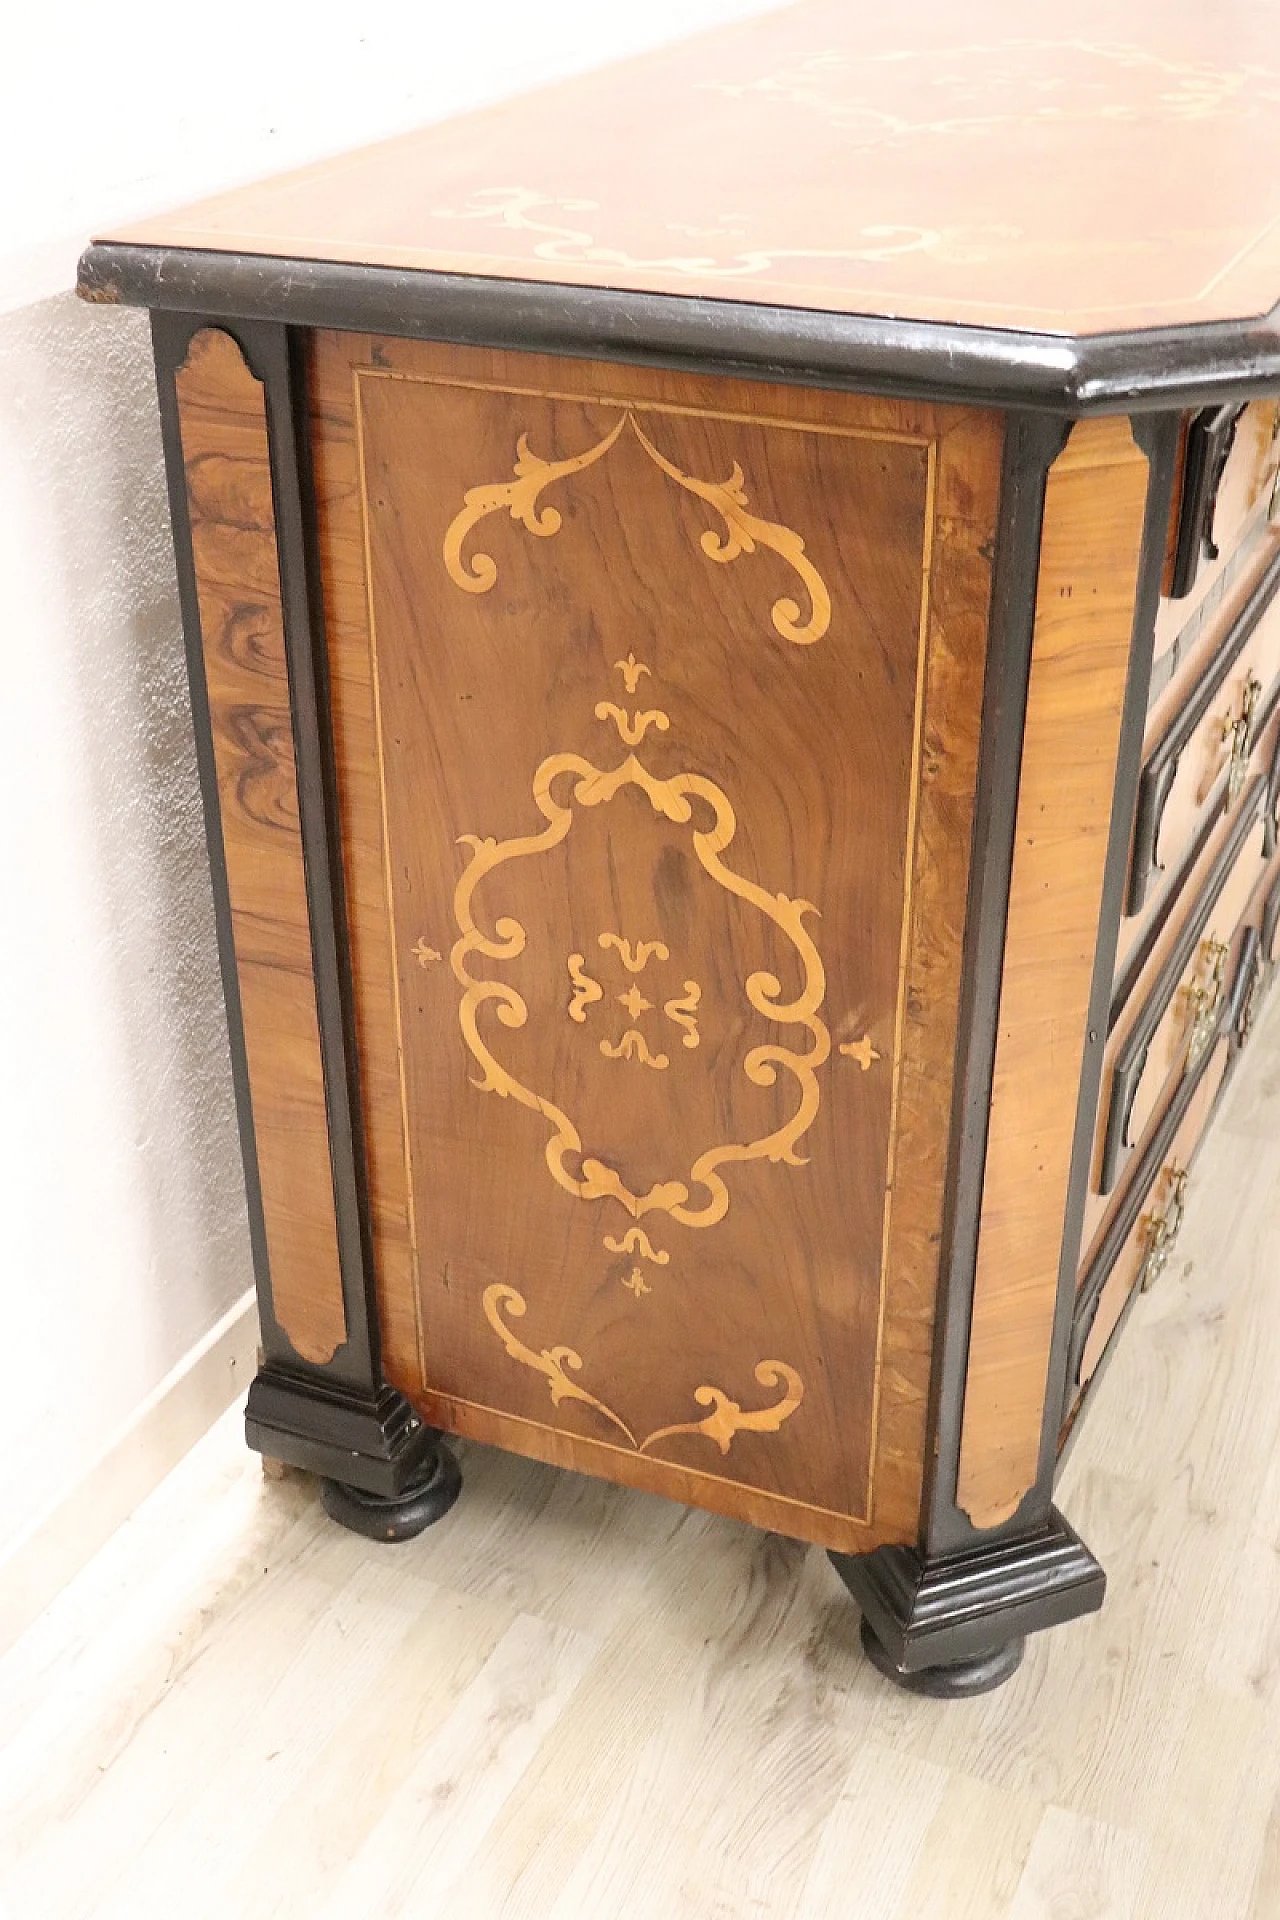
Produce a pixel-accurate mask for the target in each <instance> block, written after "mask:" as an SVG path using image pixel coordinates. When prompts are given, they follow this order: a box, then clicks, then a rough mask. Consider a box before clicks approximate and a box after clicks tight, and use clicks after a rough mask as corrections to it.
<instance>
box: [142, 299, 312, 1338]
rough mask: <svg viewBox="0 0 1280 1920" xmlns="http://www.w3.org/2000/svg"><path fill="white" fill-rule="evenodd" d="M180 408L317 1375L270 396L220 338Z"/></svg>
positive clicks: (225, 824)
mask: <svg viewBox="0 0 1280 1920" xmlns="http://www.w3.org/2000/svg"><path fill="white" fill-rule="evenodd" d="M177 393H178V409H179V414H180V417H181V422H182V449H183V458H184V463H185V466H186V474H187V497H188V502H189V506H190V516H191V545H192V554H193V558H194V562H195V571H196V579H197V584H198V593H199V605H200V629H201V636H202V641H203V648H204V665H205V678H206V682H207V685H208V693H209V713H210V720H211V725H212V730H213V747H214V756H215V760H216V763H217V769H218V800H219V807H220V811H221V820H222V840H223V848H224V851H225V854H226V864H227V885H228V890H229V893H230V897H231V920H232V929H233V933H234V940H235V954H236V974H237V978H238V980H239V987H240V1005H241V1013H242V1017H243V1022H244V1040H245V1053H246V1055H247V1058H248V1068H249V1089H250V1101H251V1105H252V1109H253V1129H254V1139H255V1143H256V1149H257V1172H258V1179H259V1182H260V1185H261V1191H262V1211H263V1218H264V1223H265V1227H266V1239H267V1256H268V1264H269V1268H270V1287H271V1300H272V1306H273V1309H274V1312H275V1315H276V1318H277V1320H278V1321H279V1323H280V1326H281V1328H282V1329H283V1331H284V1333H285V1334H286V1336H287V1338H288V1339H289V1341H290V1343H291V1345H292V1346H293V1347H294V1348H295V1349H296V1351H297V1352H298V1353H299V1354H300V1355H301V1356H302V1358H303V1359H305V1360H313V1361H318V1362H323V1361H326V1360H329V1359H331V1358H332V1357H333V1354H334V1351H335V1349H336V1348H337V1347H338V1346H339V1345H340V1343H341V1342H342V1340H343V1339H344V1338H345V1335H346V1318H345V1313H344V1308H343V1302H342V1281H341V1274H340V1270H339V1265H338V1238H337V1221H336V1216H335V1212H334V1198H333V1177H332V1172H331V1169H330V1163H329V1147H328V1130H327V1116H326V1109H325V1097H324V1074H323V1069H322V1065H321V1058H320V1032H319V1025H318V1022H317V1016H316V998H315V987H314V984H313V981H312V971H311V968H312V954H311V930H310V923H309V921H308V917H307V893H306V879H305V875H304V872H303V865H302V839H301V834H300V831H299V826H298V788H297V778H296V772H295V768H294V757H293V729H292V722H291V719H290V709H289V677H288V668H287V665H286V661H285V647H284V624H283V618H282V613H281V602H280V577H279V570H278V564H277V554H276V536H275V519H274V513H273V508H272V499H271V468H270V455H269V449H268V444H267V421H266V410H265V404H264V398H263V390H262V386H261V384H260V382H259V381H258V380H257V379H256V378H255V377H254V375H253V374H252V373H251V372H250V370H249V368H248V367H247V365H246V364H245V361H244V358H243V356H242V355H241V352H240V349H239V347H238V346H237V345H236V344H235V342H234V341H233V340H232V339H231V338H230V336H229V335H227V334H225V333H221V332H218V331H217V330H215V329H211V328H210V329H206V330H205V331H204V332H201V333H198V334H196V336H195V338H194V339H193V341H192V343H191V351H190V353H189V355H188V357H187V361H186V364H185V366H183V367H182V368H181V369H180V370H179V372H178V374H177Z"/></svg>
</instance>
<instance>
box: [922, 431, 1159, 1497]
mask: <svg viewBox="0 0 1280 1920" xmlns="http://www.w3.org/2000/svg"><path fill="white" fill-rule="evenodd" d="M1146 492H1147V462H1146V459H1145V456H1144V455H1143V454H1142V453H1141V452H1140V450H1139V449H1138V448H1137V447H1136V446H1135V444H1134V442H1133V439H1132V437H1131V434H1130V431H1129V426H1128V422H1127V421H1124V420H1096V421H1085V422H1082V423H1081V424H1080V425H1078V426H1077V427H1076V428H1075V429H1074V430H1073V432H1072V435H1071V438H1070V440H1069V441H1068V442H1067V445H1066V448H1065V449H1064V451H1063V452H1062V453H1061V454H1060V455H1059V457H1058V459H1057V460H1056V461H1055V463H1054V465H1053V467H1052V468H1051V470H1050V473H1049V479H1048V484H1047V488H1046V495H1045V508H1044V527H1043V537H1042V544H1041V555H1040V575H1039V584H1038V587H1037V593H1036V614H1035V631H1034V638H1033V643H1032V661H1031V680H1030V688H1029V693H1028V703H1027V719H1026V730H1025V735H1024V745H1023V759H1022V776H1021V783H1020V786H1019V793H1018V813H1017V830H1016V840H1015V846H1014V857H1013V873H1012V879H1011V884H1010V897H1009V915H1008V927H1007V934H1006V943H1005V959H1004V974H1003V983H1002V986H1001V995H1000V1017H999V1028H998V1035H997V1041H996V1059H995V1071H994V1076H993V1083H992V1098H991V1122H990V1130H989V1133H988V1141H987V1160H986V1178H985V1185H984V1190H983V1201H982V1215H981V1222H980V1228H979V1238H978V1264H977V1274H976V1279H975V1286H974V1305H973V1322H972V1333H971V1339H970V1347H969V1365H968V1373H967V1378H966V1385H965V1404H964V1421H963V1427H962V1432H961V1443H960V1471H959V1484H958V1492H957V1499H958V1502H959V1505H960V1506H961V1507H962V1508H963V1509H964V1511H965V1512H966V1513H967V1514H968V1515H969V1517H970V1518H971V1519H972V1520H973V1522H974V1524H975V1526H993V1525H995V1524H997V1523H998V1522H999V1521H1001V1520H1004V1519H1007V1518H1008V1516H1009V1515H1010V1514H1012V1513H1013V1512H1014V1511H1015V1509H1016V1508H1017V1506H1018V1504H1019V1502H1020V1501H1021V1500H1022V1498H1023V1497H1024V1495H1025V1494H1026V1493H1027V1491H1028V1490H1029V1488H1030V1487H1031V1486H1032V1485H1033V1483H1034V1481H1035V1476H1036V1464H1037V1458H1038V1454H1039V1446H1040V1425H1041V1419H1042V1415H1043V1408H1044V1394H1045V1382H1046V1379H1047V1374H1048V1364H1049V1343H1050V1338H1051V1335H1052V1329H1053V1315H1054V1304H1055V1300H1056V1295H1057V1282H1058V1262H1059V1258H1060V1254H1061V1248H1062V1237H1063V1221H1064V1210H1065V1207H1066V1191H1067V1177H1068V1172H1069V1169H1070V1162H1071V1146H1072V1136H1073V1131H1074V1127H1075V1119H1076V1107H1077V1102H1078V1098H1079V1088H1080V1071H1081V1062H1082V1059H1083V1054H1084V1045H1085V1036H1086V1027H1087V1019H1088V1005H1089V990H1090V983H1091V980H1092V975H1093V963H1094V951H1095V947H1096V944H1097V932H1098V914H1099V908H1100V903H1101V896H1102V877H1103V869H1104V866H1105V862H1106V852H1107V835H1108V831H1109V827H1110V821H1111V806H1112V796H1113V791H1114V785H1115V772H1116V753H1117V748H1118V743H1119V733H1120V714H1121V709H1122V706H1123V702H1124V691H1125V681H1126V677H1127V673H1128V665H1129V647H1130V638H1131V630H1132V624H1133V605H1134V595H1135V592H1136V586H1137V573H1138V559H1139V554H1140V551H1141V545H1142V527H1143V514H1144V509H1145V504H1146Z"/></svg>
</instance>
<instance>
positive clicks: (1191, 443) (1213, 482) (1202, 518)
mask: <svg viewBox="0 0 1280 1920" xmlns="http://www.w3.org/2000/svg"><path fill="white" fill-rule="evenodd" d="M1243 412H1244V404H1243V402H1242V401H1236V402H1235V403H1234V404H1231V405H1227V406H1224V407H1206V408H1204V410H1203V411H1202V412H1200V413H1199V414H1197V415H1196V418H1195V419H1194V420H1193V421H1192V422H1191V425H1190V427H1189V429H1188V431H1187V457H1186V463H1185V466H1184V468H1183V481H1182V508H1181V511H1180V513H1179V515H1178V539H1177V545H1176V547H1175V549H1174V557H1173V579H1172V581H1171V583H1170V586H1169V598H1170V599H1171V600H1185V599H1186V597H1187V595H1188V594H1189V593H1190V591H1191V589H1192V587H1193V586H1194V585H1195V583H1196V575H1197V574H1198V573H1199V571H1200V562H1201V560H1202V559H1207V560H1216V559H1217V558H1218V549H1217V547H1216V546H1215V545H1214V540H1213V520H1214V514H1215V512H1216V509H1217V505H1218V488H1219V487H1220V486H1221V484H1222V475H1223V470H1224V468H1225V467H1226V464H1227V461H1228V459H1229V458H1230V455H1231V448H1232V445H1233V444H1234V442H1235V437H1236V428H1237V427H1238V426H1239V424H1240V415H1241V414H1242V413H1243Z"/></svg>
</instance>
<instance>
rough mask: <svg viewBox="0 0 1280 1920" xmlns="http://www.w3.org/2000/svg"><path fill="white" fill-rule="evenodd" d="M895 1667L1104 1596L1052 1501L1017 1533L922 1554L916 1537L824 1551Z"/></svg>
mask: <svg viewBox="0 0 1280 1920" xmlns="http://www.w3.org/2000/svg"><path fill="white" fill-rule="evenodd" d="M830 1560H831V1564H832V1566H834V1568H835V1570H836V1572H837V1573H838V1574H839V1575H840V1578H841V1579H842V1580H843V1581H844V1584H845V1586H846V1587H847V1588H848V1589H849V1592H850V1593H851V1594H852V1595H853V1597H854V1599H855V1600H856V1601H857V1603H858V1606H859V1607H860V1608H861V1610H862V1613H863V1617H864V1618H865V1619H866V1620H867V1621H868V1622H869V1623H870V1625H871V1628H872V1631H873V1632H874V1634H875V1636H876V1639H877V1640H878V1641H879V1642H880V1644H881V1646H882V1647H883V1648H884V1650H885V1652H886V1653H887V1654H888V1656H889V1658H890V1659H891V1660H892V1662H893V1664H894V1665H895V1666H896V1667H897V1668H898V1669H899V1671H900V1672H902V1673H918V1672H920V1670H921V1669H922V1668H925V1667H937V1666H946V1665H948V1664H950V1663H951V1662H953V1661H957V1660H968V1659H972V1658H974V1657H975V1656H977V1655H980V1654H983V1653H986V1652H988V1651H990V1650H991V1649H993V1648H995V1647H999V1646H1001V1645H1003V1644H1004V1643H1005V1642H1007V1641H1009V1640H1011V1639H1017V1638H1021V1636H1022V1635H1024V1634H1028V1633H1038V1632H1040V1631H1041V1629H1042V1628H1045V1627H1056V1626H1060V1625H1061V1624H1062V1622H1063V1621H1065V1620H1074V1619H1076V1618H1077V1617H1078V1616H1079V1615H1080V1614H1084V1613H1093V1612H1096V1610H1097V1609H1098V1608H1099V1607H1100V1606H1101V1605H1102V1599H1103V1595H1104V1593H1105V1592H1106V1585H1107V1577H1106V1575H1105V1573H1104V1572H1103V1570H1102V1568H1101V1567H1100V1566H1099V1565H1098V1563H1097V1561H1096V1560H1095V1559H1094V1557H1093V1555H1092V1554H1091V1553H1090V1552H1089V1549H1088V1548H1087V1547H1086V1546H1085V1545H1084V1543H1083V1541H1082V1540H1081V1539H1080V1538H1079V1536H1078V1535H1077V1534H1076V1533H1074V1532H1073V1531H1072V1529H1071V1528H1070V1527H1069V1526H1068V1525H1067V1523H1066V1521H1065V1520H1064V1519H1063V1517H1062V1515H1061V1514H1060V1513H1059V1512H1058V1510H1057V1508H1056V1507H1050V1509H1049V1512H1048V1514H1047V1515H1046V1517H1045V1520H1044V1522H1043V1524H1042V1525H1041V1526H1040V1527H1038V1528H1036V1529H1035V1530H1034V1531H1033V1532H1031V1533H1024V1535H1023V1536H1022V1537H1021V1538H1020V1539H1016V1540H1001V1541H999V1542H998V1543H995V1544H992V1545H988V1546H981V1547H975V1548H973V1549H971V1550H970V1551H969V1552H967V1553H959V1554H949V1555H943V1556H942V1557H940V1558H937V1559H929V1560H926V1559H925V1558H924V1556H923V1555H922V1554H921V1553H920V1552H919V1550H918V1549H917V1548H915V1547H879V1548H878V1549H877V1550H876V1552H874V1553H867V1554H861V1555H848V1554H842V1553H833V1554H831V1555H830Z"/></svg>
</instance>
